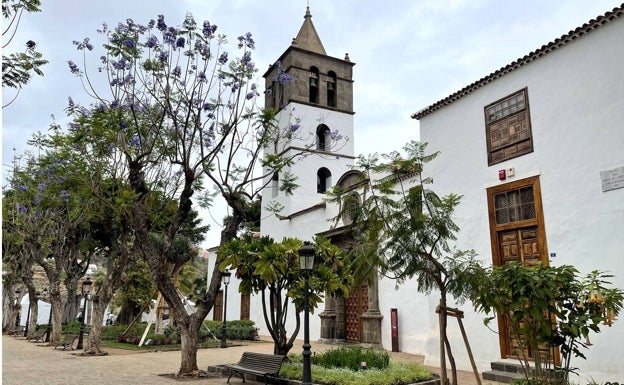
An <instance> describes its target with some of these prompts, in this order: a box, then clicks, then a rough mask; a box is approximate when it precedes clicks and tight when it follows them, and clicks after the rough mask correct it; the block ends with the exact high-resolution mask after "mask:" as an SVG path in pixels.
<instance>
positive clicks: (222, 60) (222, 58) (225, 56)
mask: <svg viewBox="0 0 624 385" xmlns="http://www.w3.org/2000/svg"><path fill="white" fill-rule="evenodd" d="M227 61H228V53H227V52H223V53H222V54H221V56H219V64H225V63H227Z"/></svg>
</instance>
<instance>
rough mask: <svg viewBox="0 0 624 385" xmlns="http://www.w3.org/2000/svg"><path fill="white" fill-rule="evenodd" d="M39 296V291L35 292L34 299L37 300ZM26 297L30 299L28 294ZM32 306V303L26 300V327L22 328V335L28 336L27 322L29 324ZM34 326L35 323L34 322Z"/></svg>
mask: <svg viewBox="0 0 624 385" xmlns="http://www.w3.org/2000/svg"><path fill="white" fill-rule="evenodd" d="M40 296H41V294H40V293H39V292H36V293H35V301H39V297H40ZM28 298H29V299H30V295H29V296H28ZM31 306H32V303H30V300H29V301H28V313H27V314H26V329H24V337H28V324H30V308H31ZM35 326H36V323H35Z"/></svg>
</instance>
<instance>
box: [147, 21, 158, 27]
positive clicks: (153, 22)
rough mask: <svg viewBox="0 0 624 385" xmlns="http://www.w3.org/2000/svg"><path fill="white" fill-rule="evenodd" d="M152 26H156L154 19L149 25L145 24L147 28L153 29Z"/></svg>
mask: <svg viewBox="0 0 624 385" xmlns="http://www.w3.org/2000/svg"><path fill="white" fill-rule="evenodd" d="M154 24H156V22H155V21H154V19H151V20H150V21H149V23H147V28H154Z"/></svg>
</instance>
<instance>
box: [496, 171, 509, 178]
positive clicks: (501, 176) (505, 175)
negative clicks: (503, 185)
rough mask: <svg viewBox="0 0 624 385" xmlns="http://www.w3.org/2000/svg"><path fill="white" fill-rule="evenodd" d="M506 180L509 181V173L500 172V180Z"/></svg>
mask: <svg viewBox="0 0 624 385" xmlns="http://www.w3.org/2000/svg"><path fill="white" fill-rule="evenodd" d="M505 179H507V173H506V172H505V170H498V180H505Z"/></svg>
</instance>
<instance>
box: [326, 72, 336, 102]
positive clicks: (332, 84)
mask: <svg viewBox="0 0 624 385" xmlns="http://www.w3.org/2000/svg"><path fill="white" fill-rule="evenodd" d="M327 75H328V76H329V80H328V81H327V106H328V107H336V97H337V95H336V92H337V90H336V73H335V72H334V71H329V73H328V74H327Z"/></svg>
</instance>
